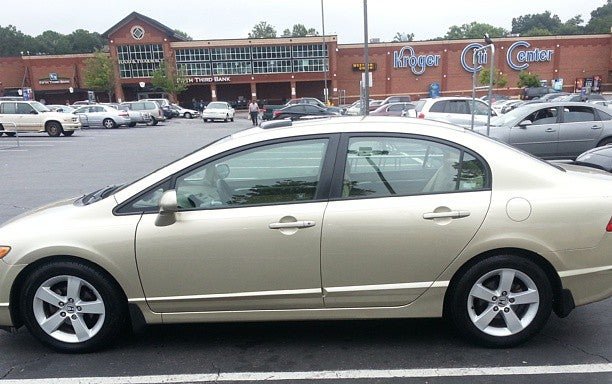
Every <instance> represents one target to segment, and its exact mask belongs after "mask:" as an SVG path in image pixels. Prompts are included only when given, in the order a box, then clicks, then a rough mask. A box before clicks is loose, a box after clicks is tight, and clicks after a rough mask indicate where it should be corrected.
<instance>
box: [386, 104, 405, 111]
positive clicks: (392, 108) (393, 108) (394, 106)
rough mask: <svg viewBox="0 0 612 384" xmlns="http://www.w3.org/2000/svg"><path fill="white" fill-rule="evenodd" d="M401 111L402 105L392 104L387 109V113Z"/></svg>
mask: <svg viewBox="0 0 612 384" xmlns="http://www.w3.org/2000/svg"><path fill="white" fill-rule="evenodd" d="M403 110H404V105H403V104H394V105H392V106H390V107H389V109H387V111H403Z"/></svg>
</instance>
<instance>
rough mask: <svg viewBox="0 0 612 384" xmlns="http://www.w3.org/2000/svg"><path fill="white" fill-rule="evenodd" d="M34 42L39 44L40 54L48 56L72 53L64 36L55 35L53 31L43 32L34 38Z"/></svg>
mask: <svg viewBox="0 0 612 384" xmlns="http://www.w3.org/2000/svg"><path fill="white" fill-rule="evenodd" d="M35 39H36V41H37V42H38V44H40V46H41V47H43V48H42V49H41V53H47V54H50V55H61V54H66V53H73V52H71V49H70V42H69V41H68V39H67V38H66V35H62V34H61V33H57V32H55V31H44V32H43V33H42V34H40V35H38V36H36V38H35Z"/></svg>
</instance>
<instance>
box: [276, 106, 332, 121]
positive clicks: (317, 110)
mask: <svg viewBox="0 0 612 384" xmlns="http://www.w3.org/2000/svg"><path fill="white" fill-rule="evenodd" d="M339 115H340V114H339V113H337V112H332V111H330V110H328V109H327V108H321V107H319V106H316V105H310V104H294V105H289V106H287V107H284V108H281V109H277V110H276V111H274V118H273V119H274V120H278V119H291V120H298V119H302V118H305V117H307V116H339Z"/></svg>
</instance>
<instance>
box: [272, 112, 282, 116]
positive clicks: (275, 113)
mask: <svg viewBox="0 0 612 384" xmlns="http://www.w3.org/2000/svg"><path fill="white" fill-rule="evenodd" d="M273 114H274V117H276V116H278V115H280V114H281V113H280V111H274V113H273Z"/></svg>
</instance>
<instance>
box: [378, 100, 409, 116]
mask: <svg viewBox="0 0 612 384" xmlns="http://www.w3.org/2000/svg"><path fill="white" fill-rule="evenodd" d="M415 107H416V106H415V105H414V104H413V103H389V104H383V105H381V106H380V107H378V108H376V109H375V110H374V111H372V112H370V115H372V116H407V117H416V110H415Z"/></svg>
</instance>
